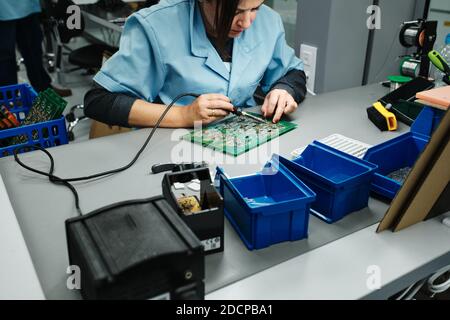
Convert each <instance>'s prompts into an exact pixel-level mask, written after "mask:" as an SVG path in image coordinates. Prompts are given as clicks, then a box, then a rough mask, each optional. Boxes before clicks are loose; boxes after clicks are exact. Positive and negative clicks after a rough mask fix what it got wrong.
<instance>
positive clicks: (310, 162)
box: [280, 141, 377, 223]
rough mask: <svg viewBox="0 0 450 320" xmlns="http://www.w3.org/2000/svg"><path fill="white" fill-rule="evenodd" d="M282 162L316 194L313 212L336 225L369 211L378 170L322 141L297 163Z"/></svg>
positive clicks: (294, 161) (315, 142)
mask: <svg viewBox="0 0 450 320" xmlns="http://www.w3.org/2000/svg"><path fill="white" fill-rule="evenodd" d="M280 162H281V163H282V164H284V165H285V167H286V168H287V169H288V170H290V171H292V173H293V174H294V175H295V176H297V177H298V178H299V179H301V180H302V181H303V182H304V183H306V185H307V186H308V187H310V188H311V189H312V190H313V191H314V192H315V193H316V195H317V196H316V201H315V202H313V203H312V205H311V212H312V213H313V214H314V215H316V216H317V217H319V218H320V219H322V220H324V221H326V222H328V223H333V222H335V221H338V220H340V219H342V218H343V217H344V216H346V215H347V214H349V213H351V212H354V211H358V210H361V209H362V208H365V207H367V203H368V201H369V193H370V182H371V180H372V177H373V174H374V173H375V170H376V169H377V166H376V165H374V164H372V163H369V162H367V161H364V160H361V159H358V158H356V157H353V156H351V155H349V154H347V153H344V152H341V151H339V150H336V149H334V148H332V147H329V146H327V145H325V144H323V143H320V142H318V141H314V142H313V143H312V144H310V145H308V147H306V149H305V150H304V151H303V153H302V154H301V155H300V156H299V157H298V158H296V159H294V160H292V161H291V160H288V159H286V158H283V157H281V156H280Z"/></svg>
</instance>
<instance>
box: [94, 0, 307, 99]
mask: <svg viewBox="0 0 450 320" xmlns="http://www.w3.org/2000/svg"><path fill="white" fill-rule="evenodd" d="M292 69H300V70H303V62H302V61H301V60H300V59H299V58H297V57H296V56H295V53H294V50H293V49H292V48H291V47H289V46H288V45H287V44H286V40H285V34H284V28H283V24H282V20H281V17H280V15H279V14H278V13H276V12H275V11H273V10H272V9H270V8H269V7H267V6H265V5H263V6H261V8H260V9H259V11H258V13H257V17H256V19H255V20H254V22H253V24H252V25H251V26H250V28H249V29H247V30H245V31H243V32H242V33H241V34H240V35H239V37H238V38H235V39H234V47H233V56H232V65H231V72H229V71H228V69H227V67H226V66H225V63H224V62H223V61H222V59H221V58H220V56H219V54H218V53H217V51H216V50H215V48H214V47H213V45H212V44H211V42H210V41H209V39H208V37H207V35H206V32H205V28H204V24H203V20H202V16H201V12H200V9H199V5H198V3H197V0H163V1H161V2H160V4H158V5H155V6H153V7H151V8H148V9H143V10H141V11H139V12H137V13H135V14H133V15H132V16H130V17H129V18H128V19H127V22H126V25H125V29H124V32H123V35H122V38H121V42H120V50H119V51H118V52H117V53H116V54H115V55H114V56H112V57H111V58H110V59H109V60H108V61H107V62H106V64H105V65H104V66H103V68H102V69H101V71H100V72H99V73H98V74H97V75H96V76H95V78H94V80H95V81H96V82H97V83H98V84H100V85H102V86H103V87H105V88H106V89H108V90H109V91H111V92H122V93H127V94H131V95H134V96H136V97H139V98H141V99H144V100H146V101H150V102H153V101H155V100H156V101H158V97H159V99H160V100H161V101H162V102H163V103H165V104H169V103H170V102H171V101H172V99H173V98H175V97H176V96H177V95H179V94H181V93H187V92H189V93H197V94H203V93H221V94H224V95H226V96H228V97H229V98H230V99H231V102H232V103H233V105H235V106H254V105H255V101H254V99H253V93H254V92H255V90H256V88H257V86H258V84H259V83H261V85H262V89H263V91H265V92H267V91H268V90H269V89H270V88H271V87H272V85H273V84H274V82H275V81H277V80H278V79H279V78H281V77H282V76H284V75H285V74H286V73H287V72H288V71H290V70H292ZM192 101H193V98H190V97H185V98H183V99H181V100H180V101H178V103H177V104H180V105H186V104H189V103H191V102H192Z"/></svg>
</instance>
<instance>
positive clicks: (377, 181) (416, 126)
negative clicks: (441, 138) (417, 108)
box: [364, 107, 444, 200]
mask: <svg viewBox="0 0 450 320" xmlns="http://www.w3.org/2000/svg"><path fill="white" fill-rule="evenodd" d="M443 115H444V112H443V111H442V110H438V109H434V108H430V107H425V108H423V110H422V112H421V113H420V114H419V116H418V117H417V119H416V120H415V121H414V123H413V124H412V126H411V131H410V132H408V133H405V134H403V135H401V136H398V137H396V138H394V139H391V140H388V141H386V142H383V143H381V144H379V145H376V146H374V147H372V148H369V149H368V150H367V152H366V154H365V156H364V160H366V161H369V162H371V163H374V164H376V165H377V166H378V169H377V171H376V173H375V175H374V178H373V181H372V186H371V191H372V192H374V193H376V194H378V195H381V196H383V197H385V198H387V199H391V200H392V199H393V198H394V197H395V195H396V194H397V192H398V190H400V188H401V186H402V183H401V182H399V181H395V180H393V179H391V178H389V177H388V175H389V174H390V173H392V172H395V171H397V170H400V169H402V168H406V167H409V168H412V167H413V165H414V163H415V162H416V161H417V159H418V158H419V156H420V154H421V153H422V151H423V150H424V149H425V147H426V145H427V143H428V142H429V141H430V137H431V134H432V133H433V132H434V130H435V129H436V128H437V126H438V125H439V123H440V121H441V119H442V117H443Z"/></svg>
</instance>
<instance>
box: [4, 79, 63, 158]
mask: <svg viewBox="0 0 450 320" xmlns="http://www.w3.org/2000/svg"><path fill="white" fill-rule="evenodd" d="M36 97H37V94H36V91H34V89H33V88H32V87H31V86H30V85H29V84H18V85H12V86H6V87H0V105H1V104H2V105H5V106H6V107H7V108H8V109H9V111H10V112H12V113H13V114H14V115H15V116H16V118H17V120H18V121H19V122H22V121H23V120H24V119H25V117H26V115H27V114H28V112H29V111H30V108H31V106H32V104H33V101H34V99H35V98H36ZM33 133H34V134H35V137H36V134H37V138H36V139H33ZM21 135H26V137H27V143H22V144H15V145H11V146H7V147H0V158H2V157H5V156H10V155H12V154H13V153H14V150H15V149H16V148H18V147H26V146H34V145H39V146H41V147H42V148H49V147H53V146H58V145H63V144H67V143H68V142H69V140H68V136H67V129H66V121H65V119H64V117H61V118H60V119H57V120H51V121H47V122H41V123H36V124H32V125H27V126H23V127H17V128H12V129H4V130H0V142H1V141H2V140H4V139H11V138H14V137H17V136H21ZM32 150H33V148H31V147H30V148H22V149H21V151H20V152H26V151H32Z"/></svg>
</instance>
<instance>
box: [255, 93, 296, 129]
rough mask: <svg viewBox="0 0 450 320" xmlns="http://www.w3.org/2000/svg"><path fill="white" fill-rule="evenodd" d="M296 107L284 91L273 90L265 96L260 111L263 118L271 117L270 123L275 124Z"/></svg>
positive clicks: (291, 98) (292, 99)
mask: <svg viewBox="0 0 450 320" xmlns="http://www.w3.org/2000/svg"><path fill="white" fill-rule="evenodd" d="M297 107H298V105H297V102H295V100H294V98H293V97H292V96H291V95H290V94H289V93H288V92H287V91H286V90H283V89H273V90H272V91H270V92H269V93H268V94H267V95H266V98H265V99H264V103H263V105H262V107H261V111H262V113H263V115H264V117H265V118H268V117H271V116H272V115H273V120H272V122H273V123H277V122H278V121H280V119H281V116H282V115H283V114H288V113H292V112H294V111H295V110H297Z"/></svg>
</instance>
